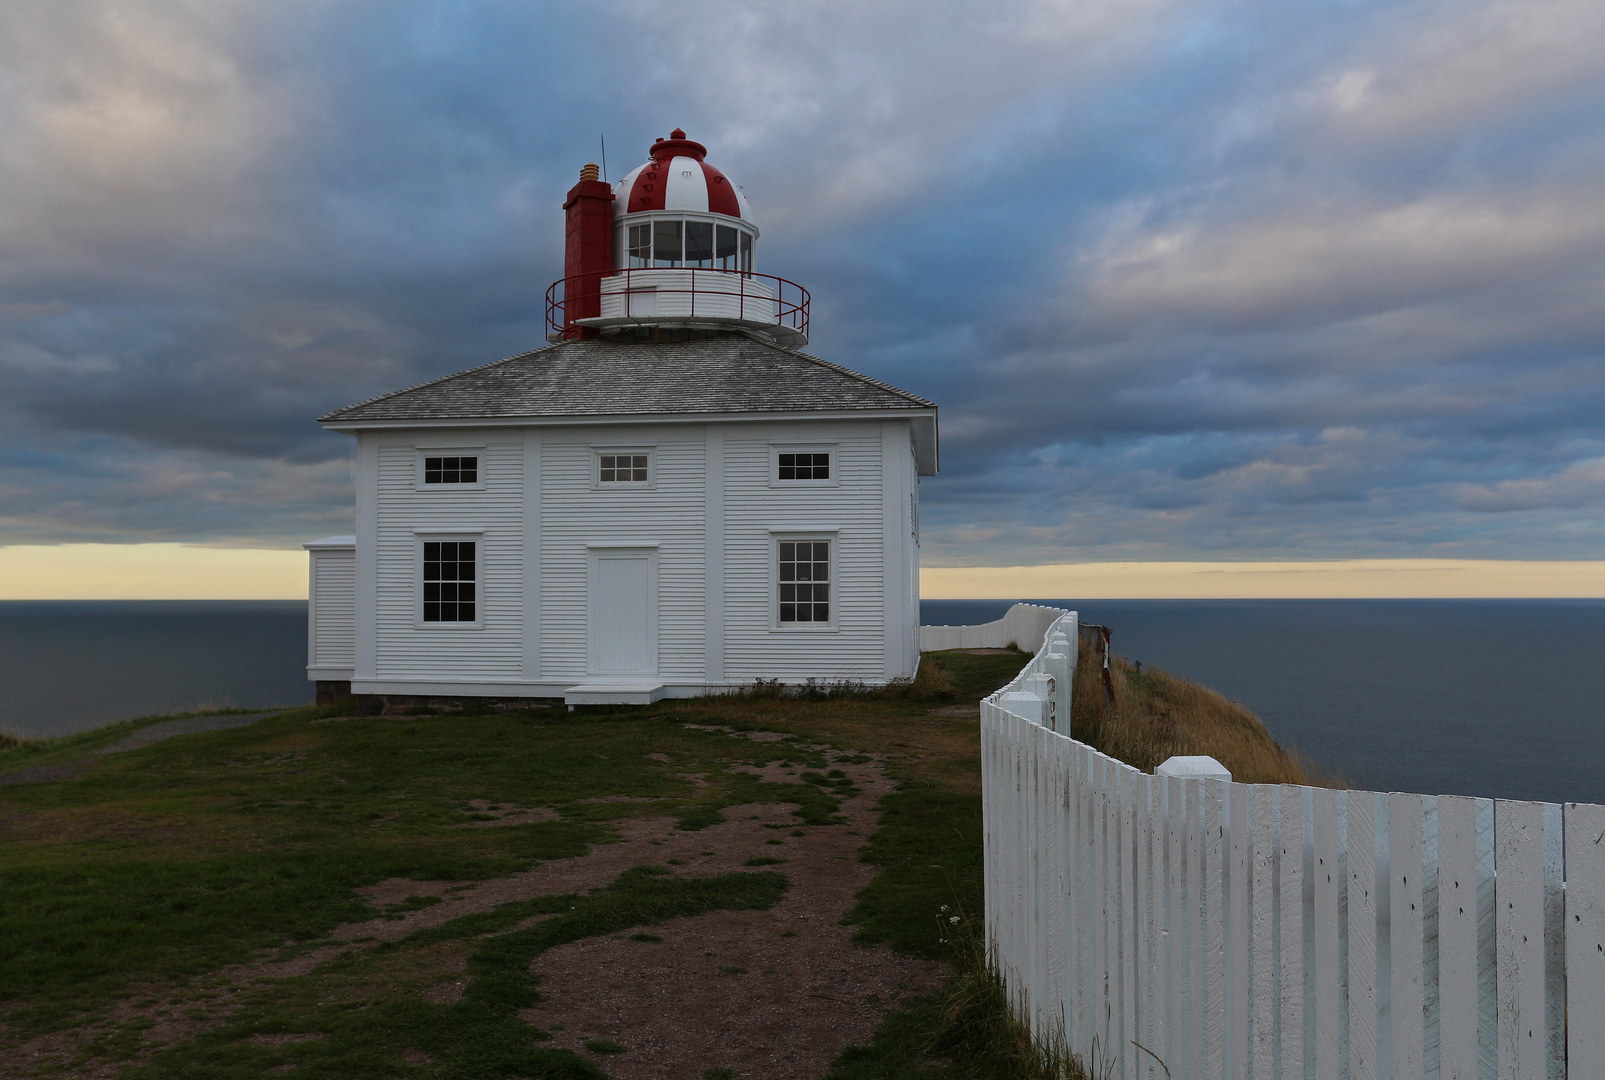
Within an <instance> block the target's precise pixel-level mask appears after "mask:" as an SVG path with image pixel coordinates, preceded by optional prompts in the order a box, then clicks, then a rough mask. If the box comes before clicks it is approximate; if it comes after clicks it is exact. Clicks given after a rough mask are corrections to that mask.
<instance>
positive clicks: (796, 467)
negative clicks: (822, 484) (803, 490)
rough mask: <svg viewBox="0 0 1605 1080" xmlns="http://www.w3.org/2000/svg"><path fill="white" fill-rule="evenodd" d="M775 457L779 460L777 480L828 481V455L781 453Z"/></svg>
mask: <svg viewBox="0 0 1605 1080" xmlns="http://www.w3.org/2000/svg"><path fill="white" fill-rule="evenodd" d="M776 457H777V458H778V459H779V469H778V472H777V474H776V479H778V480H829V479H830V454H829V453H807V454H794V453H782V454H778V455H776Z"/></svg>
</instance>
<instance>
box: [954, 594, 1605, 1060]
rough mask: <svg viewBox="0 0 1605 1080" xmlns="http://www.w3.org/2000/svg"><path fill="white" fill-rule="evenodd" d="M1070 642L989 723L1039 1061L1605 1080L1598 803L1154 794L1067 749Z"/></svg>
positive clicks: (997, 839) (1603, 843)
mask: <svg viewBox="0 0 1605 1080" xmlns="http://www.w3.org/2000/svg"><path fill="white" fill-rule="evenodd" d="M1078 630H1079V628H1078V621H1077V616H1076V614H1075V613H1073V612H1071V613H1067V614H1065V615H1063V616H1062V617H1059V618H1057V619H1056V620H1055V621H1054V622H1053V624H1052V625H1051V626H1050V627H1049V628H1048V631H1047V634H1046V639H1045V640H1044V642H1043V644H1042V647H1041V649H1040V651H1038V652H1037V654H1036V656H1034V657H1033V658H1032V659H1031V661H1030V662H1029V663H1028V664H1027V665H1026V666H1025V668H1024V669H1023V670H1022V671H1021V672H1020V675H1019V676H1018V677H1017V678H1016V679H1015V680H1014V681H1013V682H1011V683H1010V684H1009V685H1007V686H1005V687H1004V688H1003V689H1002V690H999V691H998V692H997V693H995V694H993V695H992V696H991V697H989V698H987V699H986V700H985V701H983V702H982V705H981V739H982V768H983V796H984V818H985V845H986V847H985V860H986V865H985V873H986V933H987V937H988V942H989V945H990V948H991V952H992V957H993V961H994V963H995V964H996V965H997V967H998V969H999V971H1000V973H1001V974H1002V975H1003V977H1004V979H1005V982H1006V984H1007V986H1008V988H1009V991H1010V994H1011V997H1012V998H1013V1000H1014V1001H1015V1003H1016V1007H1017V1008H1018V1009H1019V1011H1020V1015H1021V1017H1022V1019H1024V1020H1025V1021H1026V1022H1027V1023H1029V1024H1030V1026H1031V1028H1032V1030H1033V1032H1034V1033H1035V1034H1036V1035H1037V1036H1038V1038H1039V1039H1041V1040H1043V1041H1044V1042H1047V1043H1057V1044H1059V1045H1061V1046H1063V1047H1064V1048H1066V1049H1068V1050H1070V1051H1072V1052H1074V1053H1076V1054H1078V1055H1080V1056H1081V1057H1082V1059H1083V1060H1084V1061H1086V1062H1088V1063H1089V1064H1091V1065H1092V1066H1093V1067H1094V1068H1095V1070H1096V1073H1095V1075H1097V1076H1099V1077H1102V1076H1105V1075H1108V1076H1112V1077H1119V1078H1122V1080H1136V1078H1138V1077H1143V1078H1154V1080H1166V1078H1171V1080H1199V1078H1207V1080H1215V1078H1227V1077H1231V1078H1234V1080H1235V1078H1243V1080H1294V1078H1299V1077H1304V1078H1309V1080H1378V1078H1387V1077H1395V1078H1398V1080H1427V1078H1438V1080H1451V1078H1452V1080H1495V1078H1497V1080H1558V1078H1563V1077H1568V1076H1570V1077H1576V1078H1579V1080H1581V1078H1584V1077H1602V1076H1605V807H1602V806H1595V805H1590V804H1586V803H1567V804H1565V805H1564V806H1562V805H1558V804H1554V803H1536V802H1520V801H1513V800H1504V799H1475V798H1462V797H1458V796H1430V795H1411V794H1403V793H1398V792H1392V793H1381V792H1370V791H1336V790H1329V789H1325V788H1309V787H1299V786H1295V785H1275V784H1241V783H1236V782H1233V781H1222V780H1212V779H1197V778H1186V777H1177V776H1154V775H1149V774H1147V773H1143V772H1141V771H1139V770H1137V769H1134V768H1132V767H1130V766H1128V765H1126V764H1124V763H1122V762H1119V761H1116V760H1115V759H1113V758H1111V757H1108V756H1107V755H1104V754H1102V753H1099V752H1098V751H1096V750H1094V749H1092V748H1091V747H1090V746H1086V745H1084V744H1082V743H1079V742H1077V741H1075V740H1074V739H1073V738H1071V737H1070V732H1069V730H1068V729H1069V715H1070V712H1069V706H1070V689H1071V680H1072V677H1073V675H1074V672H1075V664H1076V650H1077V644H1078ZM1568 1063H1569V1066H1568Z"/></svg>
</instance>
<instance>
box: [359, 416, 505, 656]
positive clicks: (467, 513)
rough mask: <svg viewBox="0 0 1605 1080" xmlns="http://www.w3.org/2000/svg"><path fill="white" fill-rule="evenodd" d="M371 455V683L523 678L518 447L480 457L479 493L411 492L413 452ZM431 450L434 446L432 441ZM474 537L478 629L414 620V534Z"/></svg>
mask: <svg viewBox="0 0 1605 1080" xmlns="http://www.w3.org/2000/svg"><path fill="white" fill-rule="evenodd" d="M420 445H429V444H428V443H427V442H420V443H418V444H409V445H386V446H381V447H380V448H379V491H378V506H377V510H378V514H377V526H376V527H377V537H376V541H377V544H376V547H377V555H378V578H377V581H376V600H377V625H376V627H375V646H376V663H377V670H376V672H375V674H376V676H377V677H378V678H380V679H430V678H436V679H470V680H473V679H478V680H494V679H516V678H519V677H520V676H521V674H522V671H523V603H524V536H523V464H524V447H523V443H522V442H516V443H515V442H507V443H492V444H491V445H489V446H486V447H485V449H484V450H483V451H482V452H481V459H482V460H481V462H480V466H481V479H482V480H483V482H484V489H483V490H473V491H462V492H454V491H441V490H429V491H420V490H418V489H417V486H416V481H417V478H418V464H417V462H418V446H420ZM436 445H439V444H438V443H436ZM420 532H436V533H446V534H454V533H473V534H478V535H477V537H476V539H477V540H478V543H479V549H478V551H477V553H476V554H477V555H478V558H479V562H480V565H479V567H478V568H477V569H478V574H479V581H478V585H479V596H478V607H479V611H478V614H479V615H480V617H481V621H482V623H483V626H482V627H480V628H476V629H466V628H462V627H455V626H424V625H421V624H420V622H419V608H418V603H419V595H418V588H419V579H420V576H421V574H422V568H421V567H420V566H419V565H418V551H417V544H418V534H419V533H420Z"/></svg>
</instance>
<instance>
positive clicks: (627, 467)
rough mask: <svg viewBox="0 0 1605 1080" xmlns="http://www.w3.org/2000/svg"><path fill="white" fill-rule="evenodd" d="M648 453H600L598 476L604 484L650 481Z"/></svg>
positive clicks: (598, 457) (598, 456)
mask: <svg viewBox="0 0 1605 1080" xmlns="http://www.w3.org/2000/svg"><path fill="white" fill-rule="evenodd" d="M648 456H649V455H647V454H598V455H596V463H597V474H596V478H597V480H598V481H599V482H600V483H603V484H644V483H646V482H647V481H648V476H649V474H648V469H647V458H648Z"/></svg>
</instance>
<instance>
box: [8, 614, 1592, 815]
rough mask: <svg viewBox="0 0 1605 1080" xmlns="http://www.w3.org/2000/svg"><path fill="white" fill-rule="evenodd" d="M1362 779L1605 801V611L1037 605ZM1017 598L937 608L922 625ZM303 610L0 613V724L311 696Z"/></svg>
mask: <svg viewBox="0 0 1605 1080" xmlns="http://www.w3.org/2000/svg"><path fill="white" fill-rule="evenodd" d="M1034 602H1036V603H1046V604H1052V605H1054V606H1058V607H1069V608H1073V609H1076V610H1079V611H1080V612H1081V617H1082V620H1083V621H1085V622H1097V623H1104V624H1106V625H1108V626H1110V627H1111V628H1112V629H1113V631H1114V647H1115V650H1116V651H1117V652H1120V653H1122V654H1124V655H1126V656H1129V657H1131V658H1133V659H1136V660H1141V661H1142V662H1143V663H1144V664H1145V665H1149V666H1154V667H1161V668H1164V669H1166V670H1168V671H1172V672H1175V673H1176V674H1178V675H1184V676H1186V677H1187V678H1190V679H1196V680H1197V681H1199V682H1202V683H1205V684H1207V685H1209V686H1212V687H1214V688H1215V689H1216V690H1219V691H1220V692H1221V693H1223V694H1225V695H1226V696H1227V697H1229V698H1233V699H1235V700H1237V701H1240V702H1242V703H1243V704H1244V705H1246V706H1247V707H1248V708H1250V709H1252V710H1253V711H1254V712H1255V713H1256V714H1258V715H1259V717H1260V718H1261V719H1262V720H1264V721H1265V723H1266V726H1267V727H1269V728H1270V730H1271V733H1272V734H1273V735H1274V736H1275V737H1276V738H1277V739H1278V740H1279V741H1281V742H1282V743H1284V744H1289V745H1293V746H1296V747H1298V748H1299V750H1301V751H1302V752H1304V753H1305V754H1308V755H1309V756H1310V757H1312V758H1313V759H1315V760H1316V761H1317V762H1319V763H1321V764H1322V765H1325V766H1327V767H1330V768H1334V769H1337V770H1339V771H1340V772H1341V773H1342V774H1343V775H1344V776H1345V777H1346V778H1347V779H1348V781H1349V782H1350V783H1351V784H1352V785H1354V786H1356V787H1365V788H1371V789H1374V790H1379V791H1415V792H1421V793H1424V794H1446V795H1482V796H1493V797H1497V798H1506V799H1537V800H1544V801H1549V802H1563V801H1579V802H1596V803H1605V600H1089V601H1075V600H1038V601H1034ZM1010 603H1012V601H1009V600H995V601H994V600H927V601H924V602H923V603H922V605H921V611H922V621H924V622H925V623H927V624H930V623H950V624H961V623H975V622H985V621H987V620H989V619H993V618H997V617H998V616H999V615H1001V614H1002V613H1003V612H1004V611H1005V610H1006V609H1007V608H1008V606H1009V604H1010ZM305 664H306V604H305V603H304V602H300V601H6V602H0V730H6V731H10V732H14V733H16V734H20V735H26V736H31V737H42V736H48V735H61V734H67V733H70V732H75V731H83V730H87V729H89V728H93V727H97V726H99V725H101V724H105V723H109V722H111V721H114V720H121V719H128V718H130V717H135V716H145V715H150V714H154V713H170V712H189V711H194V710H198V709H211V708H218V707H223V706H237V707H241V708H266V707H269V706H275V705H299V704H305V703H307V702H309V701H311V700H312V687H311V684H309V683H308V682H307V681H306V677H305V670H304V668H305Z"/></svg>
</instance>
